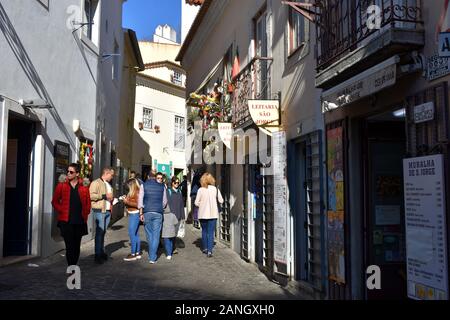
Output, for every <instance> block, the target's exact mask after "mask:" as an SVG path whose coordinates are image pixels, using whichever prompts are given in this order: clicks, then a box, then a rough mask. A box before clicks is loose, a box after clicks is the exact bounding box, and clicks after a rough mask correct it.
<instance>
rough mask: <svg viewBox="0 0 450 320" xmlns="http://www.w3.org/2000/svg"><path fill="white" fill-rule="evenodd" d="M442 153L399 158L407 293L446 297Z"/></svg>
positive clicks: (414, 296) (427, 297)
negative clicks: (402, 181)
mask: <svg viewBox="0 0 450 320" xmlns="http://www.w3.org/2000/svg"><path fill="white" fill-rule="evenodd" d="M443 168H444V156H443V155H441V154H439V155H433V156H426V157H419V158H411V159H404V160H403V174H404V192H405V223H406V255H407V259H406V261H407V273H408V274H407V277H408V296H409V297H410V298H412V299H417V300H448V298H449V295H448V269H447V231H446V221H445V215H446V210H445V195H446V190H445V185H444V171H443Z"/></svg>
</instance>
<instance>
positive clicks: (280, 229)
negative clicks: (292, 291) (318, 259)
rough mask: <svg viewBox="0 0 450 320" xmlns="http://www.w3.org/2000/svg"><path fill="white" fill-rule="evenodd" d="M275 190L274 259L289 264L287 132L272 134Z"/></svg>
mask: <svg viewBox="0 0 450 320" xmlns="http://www.w3.org/2000/svg"><path fill="white" fill-rule="evenodd" d="M272 144H273V145H272V159H273V164H272V165H273V174H274V175H273V184H274V186H273V190H274V260H275V261H276V262H279V263H282V264H287V220H286V215H287V196H286V195H287V182H286V132H284V131H279V132H274V133H273V136H272Z"/></svg>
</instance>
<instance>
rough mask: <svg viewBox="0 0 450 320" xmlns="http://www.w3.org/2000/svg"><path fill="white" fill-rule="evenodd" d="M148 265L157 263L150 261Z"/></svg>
mask: <svg viewBox="0 0 450 320" xmlns="http://www.w3.org/2000/svg"><path fill="white" fill-rule="evenodd" d="M148 263H150V264H155V263H156V261H153V260H150V261H149V262H148Z"/></svg>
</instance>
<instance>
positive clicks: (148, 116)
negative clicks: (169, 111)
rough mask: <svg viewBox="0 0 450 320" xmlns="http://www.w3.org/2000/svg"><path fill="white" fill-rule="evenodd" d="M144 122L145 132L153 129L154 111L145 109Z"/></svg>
mask: <svg viewBox="0 0 450 320" xmlns="http://www.w3.org/2000/svg"><path fill="white" fill-rule="evenodd" d="M142 122H143V123H144V130H150V129H152V128H153V110H152V109H149V108H144V109H143V116H142Z"/></svg>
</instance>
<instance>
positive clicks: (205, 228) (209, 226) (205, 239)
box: [200, 219, 217, 253]
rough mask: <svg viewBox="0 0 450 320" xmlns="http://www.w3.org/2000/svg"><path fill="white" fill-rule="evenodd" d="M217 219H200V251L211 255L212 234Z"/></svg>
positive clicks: (212, 246) (212, 245)
mask: <svg viewBox="0 0 450 320" xmlns="http://www.w3.org/2000/svg"><path fill="white" fill-rule="evenodd" d="M216 222H217V219H200V224H201V225H202V250H207V251H208V253H212V251H213V248H214V233H215V231H216Z"/></svg>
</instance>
